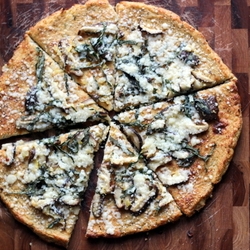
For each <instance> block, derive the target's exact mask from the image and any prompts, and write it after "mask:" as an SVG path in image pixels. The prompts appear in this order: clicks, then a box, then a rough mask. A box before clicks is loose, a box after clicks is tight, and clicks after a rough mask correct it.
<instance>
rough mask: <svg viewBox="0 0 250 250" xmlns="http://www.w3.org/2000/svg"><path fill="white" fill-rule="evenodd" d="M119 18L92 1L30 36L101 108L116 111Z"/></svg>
mask: <svg viewBox="0 0 250 250" xmlns="http://www.w3.org/2000/svg"><path fill="white" fill-rule="evenodd" d="M116 22H117V15H116V13H115V11H114V8H113V6H111V5H110V4H109V2H108V1H106V0H105V1H100V0H90V1H87V2H86V3H85V4H84V5H74V6H73V7H71V8H70V9H68V10H61V11H58V12H56V13H54V14H53V15H51V16H49V17H47V18H45V19H43V20H41V21H40V22H38V23H37V24H36V25H35V26H34V27H32V28H31V29H30V30H29V31H28V32H27V33H28V35H29V36H31V37H32V39H34V40H35V41H36V43H37V44H39V45H40V46H41V47H42V48H43V49H44V50H45V51H46V52H47V53H48V54H49V55H50V56H52V58H54V60H55V61H57V62H58V63H59V64H60V65H61V67H62V68H63V69H64V70H65V72H67V73H68V74H70V75H71V76H72V77H73V78H74V80H75V81H76V82H77V83H79V84H80V85H81V86H82V88H83V89H84V90H85V91H86V92H87V93H89V94H90V96H91V97H92V98H93V99H94V100H95V101H96V102H97V103H98V104H99V105H100V106H102V107H104V108H105V109H107V110H112V109H113V91H114V80H115V79H114V72H113V71H114V68H113V66H112V65H113V63H112V61H114V60H115V59H114V58H113V54H114V52H115V51H114V50H115V47H114V44H115V42H116V37H117V26H116Z"/></svg>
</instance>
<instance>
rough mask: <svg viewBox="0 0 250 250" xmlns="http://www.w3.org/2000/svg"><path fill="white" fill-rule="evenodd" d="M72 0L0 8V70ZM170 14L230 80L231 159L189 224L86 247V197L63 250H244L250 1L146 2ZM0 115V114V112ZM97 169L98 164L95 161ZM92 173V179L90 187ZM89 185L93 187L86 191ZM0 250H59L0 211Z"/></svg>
mask: <svg viewBox="0 0 250 250" xmlns="http://www.w3.org/2000/svg"><path fill="white" fill-rule="evenodd" d="M79 2H80V0H79V1H78V0H57V1H55V0H12V1H9V0H0V66H3V64H4V63H6V62H7V61H8V60H9V59H10V58H11V56H12V54H13V51H14V49H15V48H16V46H17V45H18V43H19V42H20V41H21V39H22V37H23V34H24V32H25V31H26V30H27V29H28V28H29V27H30V26H32V25H34V24H35V23H36V22H37V21H38V20H40V19H41V18H43V17H45V16H47V15H49V14H51V13H53V12H54V11H56V10H58V9H60V8H69V7H70V6H72V5H73V4H75V3H79ZM110 2H111V3H112V4H115V3H117V2H119V1H117V0H113V1H110ZM141 2H146V3H149V4H155V5H157V6H161V7H164V8H167V9H170V10H172V11H174V12H175V13H177V14H179V15H180V16H181V17H182V19H183V20H185V21H187V22H188V23H190V24H191V25H193V26H194V27H195V28H197V29H198V30H200V31H201V32H202V33H203V34H204V36H205V37H206V39H207V40H208V42H209V44H210V46H211V47H212V48H214V49H215V51H216V52H217V53H218V54H219V55H220V56H221V57H222V59H223V60H224V62H225V63H226V64H227V65H228V66H229V67H230V68H231V69H232V71H233V72H234V73H235V75H236V76H237V78H238V80H239V81H238V87H239V92H240V95H241V103H242V111H243V119H244V124H243V130H242V134H241V137H240V140H239V143H238V146H237V148H236V152H235V155H234V158H233V160H232V162H231V164H230V166H229V169H228V171H227V172H226V174H225V176H224V177H223V179H222V181H221V182H220V184H219V185H217V186H216V187H215V189H214V192H213V196H212V197H211V198H210V199H209V200H208V201H207V205H206V207H205V208H204V209H202V210H201V211H200V212H199V213H197V214H195V215H194V216H192V217H191V218H186V217H183V218H181V219H180V220H179V221H177V222H175V223H173V224H168V225H165V226H162V227H160V228H158V229H156V230H153V231H150V232H147V233H141V234H137V235H133V236H128V237H124V238H121V239H88V240H87V239H86V238H85V237H84V235H85V231H86V224H87V220H88V214H89V211H88V209H89V201H90V199H91V196H92V193H91V191H89V192H87V194H86V202H85V203H83V204H82V210H81V214H80V218H79V220H78V222H77V225H76V227H75V230H74V233H73V236H72V239H71V241H70V245H69V249H70V250H83V249H84V250H97V249H98V250H123V249H124V250H132V249H133V250H141V249H143V250H155V249H157V250H164V249H168V250H176V249H178V250H200V249H202V250H206V249H207V250H208V249H215V250H217V249H218V250H240V249H242V250H247V249H249V226H250V222H249V198H250V197H249V186H250V185H249V180H250V173H249V55H250V54H249V51H250V50H249V40H250V32H249V25H250V18H249V16H250V0H231V1H230V0H168V1H167V0H162V1H160V0H159V1H158V0H146V1H141ZM0 112H1V111H0ZM97 161H98V159H97ZM95 174H96V173H95V172H94V173H93V174H92V178H93V180H94V179H95ZM93 185H94V184H93ZM0 249H1V250H21V249H22V250H28V249H32V250H59V249H62V248H61V247H58V246H55V245H53V244H49V243H46V242H44V241H43V240H41V239H40V238H38V237H37V236H36V235H35V234H34V233H32V232H31V231H30V230H29V229H28V228H26V227H25V226H23V225H22V224H20V223H19V222H17V221H15V220H14V219H13V217H12V216H11V215H10V213H9V212H8V210H7V209H6V208H5V206H4V205H3V204H2V203H0Z"/></svg>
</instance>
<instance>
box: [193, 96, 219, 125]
mask: <svg viewBox="0 0 250 250" xmlns="http://www.w3.org/2000/svg"><path fill="white" fill-rule="evenodd" d="M195 107H196V108H197V109H198V111H199V112H200V115H201V116H202V118H203V119H205V120H206V121H208V122H210V121H216V120H218V112H219V107H218V103H217V100H216V97H215V96H213V95H210V96H208V97H207V98H206V99H201V98H197V99H195Z"/></svg>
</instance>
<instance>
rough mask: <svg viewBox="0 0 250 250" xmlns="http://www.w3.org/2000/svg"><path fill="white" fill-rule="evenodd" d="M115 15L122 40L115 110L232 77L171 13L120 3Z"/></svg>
mask: <svg viewBox="0 0 250 250" xmlns="http://www.w3.org/2000/svg"><path fill="white" fill-rule="evenodd" d="M116 12H117V15H118V29H119V31H120V34H122V36H121V40H124V42H123V43H122V42H120V46H118V47H117V55H116V62H115V67H116V69H117V73H116V83H117V86H116V88H115V109H116V110H117V111H119V110H122V109H124V108H130V107H131V106H139V105H140V104H143V103H144V104H150V103H152V102H155V101H160V100H164V99H167V98H171V97H173V96H176V95H180V94H184V93H190V92H193V91H195V90H199V89H204V88H207V87H211V86H214V85H218V84H219V83H223V82H225V81H227V80H228V79H235V77H234V75H233V74H232V73H231V71H230V70H229V69H228V67H227V66H226V65H225V64H224V63H223V62H222V60H221V59H220V58H219V56H218V55H217V54H216V53H215V52H214V51H213V50H212V49H211V48H210V47H209V45H208V43H207V42H206V40H205V38H204V37H203V35H202V34H201V33H199V32H198V31H197V30H195V29H194V28H193V27H191V26H190V25H189V24H187V23H185V22H183V21H181V19H180V17H179V16H177V15H176V14H174V13H172V12H171V11H168V10H165V9H162V8H158V7H154V6H150V5H145V4H143V3H138V2H121V3H118V4H117V5H116Z"/></svg>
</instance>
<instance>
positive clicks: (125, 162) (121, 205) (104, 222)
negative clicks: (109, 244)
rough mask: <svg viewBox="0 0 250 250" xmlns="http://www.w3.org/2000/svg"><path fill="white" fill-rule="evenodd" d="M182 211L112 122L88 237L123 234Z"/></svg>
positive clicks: (157, 223) (163, 221) (153, 225)
mask: <svg viewBox="0 0 250 250" xmlns="http://www.w3.org/2000/svg"><path fill="white" fill-rule="evenodd" d="M181 215H182V213H181V212H180V210H179V209H178V207H177V205H176V203H175V202H174V200H173V197H172V196H171V195H170V193H169V192H168V191H167V189H166V187H164V186H163V185H162V183H161V182H160V181H159V179H158V178H157V176H156V175H155V174H154V172H153V171H152V170H151V169H150V168H148V167H147V165H146V163H145V161H144V159H143V158H141V157H140V155H139V154H138V152H137V150H135V149H134V148H133V147H132V145H131V144H130V142H129V141H128V140H127V138H126V136H125V135H124V134H123V133H122V132H121V130H120V127H119V126H118V125H115V124H114V123H111V127H110V134H109V137H108V140H107V143H106V145H105V150H104V158H103V162H102V164H101V166H100V168H99V169H98V181H97V187H96V191H95V194H94V198H93V200H92V204H91V210H90V218H89V222H88V227H87V232H86V236H87V237H101V236H102V237H120V236H124V235H128V234H132V233H138V232H144V231H148V230H150V229H153V228H156V227H158V226H160V225H163V224H166V223H167V222H172V221H175V220H177V219H178V218H179V217H180V216H181Z"/></svg>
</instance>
